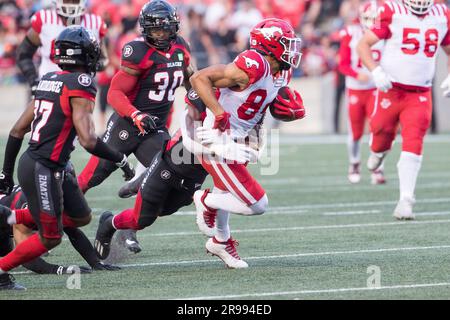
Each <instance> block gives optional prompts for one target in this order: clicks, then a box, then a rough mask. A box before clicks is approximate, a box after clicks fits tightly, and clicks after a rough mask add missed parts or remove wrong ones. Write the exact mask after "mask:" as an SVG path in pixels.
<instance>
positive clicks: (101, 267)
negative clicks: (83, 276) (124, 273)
mask: <svg viewBox="0 0 450 320" xmlns="http://www.w3.org/2000/svg"><path fill="white" fill-rule="evenodd" d="M92 269H93V270H95V271H117V270H120V269H122V268H121V267H119V266H115V265H113V264H107V263H104V262H98V263H96V264H94V265H93V266H92Z"/></svg>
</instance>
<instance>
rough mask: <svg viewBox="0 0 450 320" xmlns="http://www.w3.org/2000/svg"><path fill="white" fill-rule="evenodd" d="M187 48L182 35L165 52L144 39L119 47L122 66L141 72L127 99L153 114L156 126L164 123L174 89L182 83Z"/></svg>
mask: <svg viewBox="0 0 450 320" xmlns="http://www.w3.org/2000/svg"><path fill="white" fill-rule="evenodd" d="M189 51H190V50H189V46H188V45H187V43H186V41H185V40H184V39H183V38H182V37H177V39H176V41H175V43H174V44H173V45H172V46H171V47H170V49H169V50H168V51H167V52H166V51H159V50H156V49H155V48H153V47H151V46H150V45H149V44H147V43H146V42H145V41H144V40H134V41H131V42H129V43H127V44H126V45H125V46H124V47H123V49H122V66H124V67H128V68H131V69H134V70H138V71H140V72H141V75H140V76H139V81H138V84H137V86H136V88H135V90H133V92H132V93H131V94H129V95H128V99H129V100H130V102H131V103H132V104H133V105H134V106H135V107H136V109H138V110H140V111H142V112H147V113H149V114H151V115H153V116H157V117H158V118H159V121H157V123H156V124H157V126H158V128H162V127H164V126H165V125H166V121H167V116H168V114H169V111H170V107H171V106H172V103H173V101H174V99H175V90H176V89H177V88H178V87H179V86H181V85H182V84H183V81H184V71H185V70H186V68H187V67H188V66H189V63H190V59H191V57H190V53H189Z"/></svg>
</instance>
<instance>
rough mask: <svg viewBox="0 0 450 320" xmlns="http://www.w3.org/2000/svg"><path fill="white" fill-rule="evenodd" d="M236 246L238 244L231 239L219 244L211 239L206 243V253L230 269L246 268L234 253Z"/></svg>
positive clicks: (214, 239)
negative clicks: (217, 258)
mask: <svg viewBox="0 0 450 320" xmlns="http://www.w3.org/2000/svg"><path fill="white" fill-rule="evenodd" d="M238 245H239V243H238V242H237V241H236V240H234V239H233V238H230V239H228V240H227V241H225V242H219V241H218V240H217V239H216V238H215V237H213V238H210V239H208V241H206V251H207V252H209V253H210V254H212V255H213V256H217V257H219V258H220V259H221V260H222V261H223V262H224V263H225V265H226V266H227V267H228V268H230V269H243V268H248V264H247V262H245V261H244V260H242V259H241V257H239V255H238V253H237V251H236V246H238Z"/></svg>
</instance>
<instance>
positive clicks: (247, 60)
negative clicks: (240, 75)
mask: <svg viewBox="0 0 450 320" xmlns="http://www.w3.org/2000/svg"><path fill="white" fill-rule="evenodd" d="M263 59H264V58H263V57H262V56H261V55H260V54H258V53H257V52H255V51H252V50H247V51H244V52H243V53H241V54H240V55H238V56H237V57H236V59H235V60H234V64H235V65H236V66H237V67H238V68H239V69H241V70H242V71H244V72H245V73H246V74H247V75H248V77H249V78H250V82H249V85H250V84H253V83H255V82H257V81H258V80H259V79H261V78H262V77H263V76H264V74H265V72H266V67H265V63H264V61H263Z"/></svg>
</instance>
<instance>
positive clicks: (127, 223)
mask: <svg viewBox="0 0 450 320" xmlns="http://www.w3.org/2000/svg"><path fill="white" fill-rule="evenodd" d="M112 223H113V226H114V227H115V228H116V229H117V230H122V229H133V230H140V228H139V226H138V224H137V223H136V220H135V219H134V211H133V209H126V210H124V211H122V212H121V213H119V214H118V215H115V216H114V218H113V221H112Z"/></svg>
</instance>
